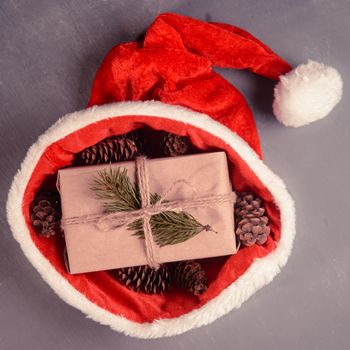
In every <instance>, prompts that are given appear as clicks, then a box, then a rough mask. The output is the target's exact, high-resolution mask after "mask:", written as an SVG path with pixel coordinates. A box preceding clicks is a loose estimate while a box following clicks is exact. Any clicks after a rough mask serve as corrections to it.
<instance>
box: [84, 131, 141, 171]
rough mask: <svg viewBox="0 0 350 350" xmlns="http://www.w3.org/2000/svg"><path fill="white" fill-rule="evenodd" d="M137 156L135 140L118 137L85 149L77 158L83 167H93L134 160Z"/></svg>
mask: <svg viewBox="0 0 350 350" xmlns="http://www.w3.org/2000/svg"><path fill="white" fill-rule="evenodd" d="M138 155H139V150H138V147H137V145H136V142H135V140H132V139H131V138H128V137H126V136H118V137H112V138H108V139H105V140H103V141H100V142H99V143H97V144H96V145H93V146H90V147H88V148H85V149H84V150H83V151H81V152H80V153H79V155H78V158H79V159H80V162H81V163H83V164H85V165H95V164H108V163H114V162H121V161H127V160H134V159H135V158H136V157H137V156H138Z"/></svg>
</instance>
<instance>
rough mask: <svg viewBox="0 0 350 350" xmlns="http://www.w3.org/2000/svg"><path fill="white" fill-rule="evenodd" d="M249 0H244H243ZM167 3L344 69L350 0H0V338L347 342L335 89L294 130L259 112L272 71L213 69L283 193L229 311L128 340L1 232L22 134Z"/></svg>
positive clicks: (199, 345)
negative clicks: (289, 219) (289, 203)
mask: <svg viewBox="0 0 350 350" xmlns="http://www.w3.org/2000/svg"><path fill="white" fill-rule="evenodd" d="M256 3H258V5H257V4H256ZM162 11H176V12H179V13H183V14H188V15H192V16H195V17H198V18H200V19H208V20H213V21H222V22H227V23H233V24H235V25H238V26H242V27H244V28H247V29H248V30H250V31H251V32H252V33H254V34H256V35H257V36H258V37H260V38H261V39H263V40H264V41H265V42H266V43H268V44H270V45H271V47H272V48H274V49H275V50H276V51H278V52H279V53H280V54H281V55H282V56H283V57H285V58H286V59H287V60H289V61H290V62H291V63H293V64H296V63H299V62H303V61H305V60H306V59H307V58H314V59H317V60H321V61H324V62H325V63H328V64H332V65H334V66H336V67H337V68H338V69H339V71H340V72H341V73H342V74H343V77H344V83H345V93H346V87H347V85H348V82H349V78H350V76H349V69H348V68H349V63H348V57H349V55H350V49H349V45H348V44H349V36H350V22H349V18H350V3H349V1H348V0H337V1H322V0H314V1H305V0H300V1H293V0H290V1H280V0H269V1H253V0H251V1H247V0H236V1H231V0H221V1H210V0H207V1H174V0H173V1H165V0H160V1H157V0H153V1H151V0H149V1H93V0H91V1H80V2H78V1H73V0H66V1H64V2H63V1H56V2H53V1H38V0H35V1H16V0H13V1H4V0H2V1H1V3H0V108H1V112H0V122H1V128H0V150H1V153H0V154H1V162H0V179H1V181H0V200H1V233H0V349H1V350H10V349H11V350H12V349H16V350H17V349H27V348H31V349H36V350H41V349H45V350H46V349H65V350H70V349H86V350H87V349H130V350H131V349H132V350H137V349H154V350H156V349H163V348H165V347H166V348H167V349H169V350H171V349H193V350H194V349H202V350H206V349H214V348H220V349H348V348H349V345H348V344H349V342H350V334H349V326H350V316H349V313H350V299H349V290H350V274H349V270H348V269H349V265H350V254H349V247H350V234H349V219H348V215H349V209H350V203H349V202H350V201H349V185H348V180H349V178H350V164H349V148H350V124H349V116H348V111H349V108H350V104H349V99H348V98H347V97H345V98H343V101H342V102H341V104H340V105H339V106H338V107H337V108H336V109H335V110H334V112H333V113H332V116H331V117H330V118H328V119H326V120H324V121H321V122H319V123H318V124H314V125H312V126H309V127H305V128H302V129H288V128H284V127H283V126H281V125H279V124H278V123H277V122H276V121H275V120H274V119H273V118H272V117H271V107H270V103H271V95H272V94H271V91H272V86H273V84H272V83H271V82H269V81H267V80H265V79H262V78H258V77H255V76H253V75H251V74H248V73H243V72H234V71H230V70H225V71H223V70H222V71H221V72H223V74H224V75H225V77H226V78H227V79H229V80H230V81H232V82H234V83H235V84H236V85H237V86H238V87H239V88H240V89H241V90H242V91H243V93H244V94H245V95H246V97H247V99H248V100H249V103H250V105H252V106H253V110H254V113H255V116H256V120H257V123H258V127H259V130H260V135H261V138H262V144H263V150H264V154H265V161H266V163H267V164H268V165H269V166H270V167H271V168H272V169H273V170H274V171H275V172H276V173H277V174H279V175H280V176H281V177H282V178H284V179H285V181H286V183H287V185H288V188H289V190H290V192H291V193H292V194H293V196H294V198H295V200H296V204H297V214H298V216H297V237H296V241H295V245H294V249H293V254H292V256H291V258H290V260H289V263H288V264H287V266H286V267H285V268H284V270H283V272H282V273H281V274H280V275H279V276H278V277H277V278H276V279H275V280H274V281H273V283H271V284H270V285H268V286H267V287H265V288H264V289H262V290H261V291H259V292H258V293H257V294H256V295H255V296H254V297H253V298H251V299H250V300H249V301H248V302H246V303H245V304H244V305H243V307H242V308H241V309H239V310H236V311H234V312H231V313H230V314H228V315H227V316H225V317H223V318H221V319H220V320H218V321H216V322H215V323H213V324H212V325H210V326H207V327H204V328H200V329H198V330H194V331H191V332H188V333H186V334H184V335H181V336H177V337H175V338H170V339H162V340H155V341H145V340H137V339H132V338H129V337H125V336H124V335H121V334H118V333H116V332H113V331H111V330H110V329H109V328H107V327H104V326H100V325H98V324H97V323H95V322H93V321H91V320H88V319H86V318H85V317H84V316H83V314H82V313H80V312H79V311H77V310H75V309H74V308H72V307H70V306H68V305H67V304H65V303H64V302H63V301H61V300H60V299H59V298H58V297H56V295H55V294H54V293H53V292H52V290H51V289H50V288H49V287H48V286H47V285H46V284H45V283H44V282H43V280H42V279H41V277H40V276H39V274H38V273H37V272H36V270H34V268H33V267H32V266H31V265H30V264H29V263H28V261H27V260H26V258H25V257H24V256H23V254H22V252H21V250H20V248H19V246H18V244H17V243H16V242H15V241H14V240H13V239H12V237H11V233H10V231H9V227H8V225H7V223H6V219H5V209H4V205H5V201H6V196H7V191H8V188H9V186H10V182H11V179H12V177H13V176H14V174H15V172H16V169H17V168H18V166H19V164H20V162H21V161H22V159H23V158H24V156H25V154H26V150H27V149H28V147H29V146H30V145H31V144H32V143H33V142H34V141H35V140H36V138H37V137H38V136H39V135H40V134H41V133H42V132H44V131H45V129H46V128H47V127H49V126H50V125H51V124H52V123H53V122H54V121H55V120H57V118H58V117H60V116H61V115H63V114H65V113H68V112H72V111H74V110H78V109H81V108H83V107H84V106H85V104H86V102H87V99H88V95H89V90H90V86H91V82H92V78H93V75H94V73H95V71H96V69H97V67H98V65H99V64H100V63H101V60H102V58H103V57H104V55H105V54H106V53H107V51H108V49H109V48H111V47H112V46H113V45H114V44H117V43H119V42H121V41H129V40H134V39H135V38H137V37H138V36H139V34H140V33H141V32H142V31H144V30H145V28H146V27H147V26H148V25H149V24H150V22H151V21H152V19H153V18H154V17H155V15H156V14H158V13H160V12H162Z"/></svg>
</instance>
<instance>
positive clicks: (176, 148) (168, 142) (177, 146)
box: [162, 133, 190, 157]
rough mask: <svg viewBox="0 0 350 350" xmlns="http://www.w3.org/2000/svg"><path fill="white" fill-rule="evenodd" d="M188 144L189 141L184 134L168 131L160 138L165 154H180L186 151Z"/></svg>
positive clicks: (174, 155) (172, 155) (173, 155)
mask: <svg viewBox="0 0 350 350" xmlns="http://www.w3.org/2000/svg"><path fill="white" fill-rule="evenodd" d="M189 146H190V142H189V140H188V137H186V136H179V135H175V134H171V133H168V134H166V135H165V136H164V137H163V140H162V149H163V152H164V154H165V155H166V156H171V157H176V156H181V155H183V154H185V153H186V152H187V151H188V149H189Z"/></svg>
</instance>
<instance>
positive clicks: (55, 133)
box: [7, 101, 295, 338]
mask: <svg viewBox="0 0 350 350" xmlns="http://www.w3.org/2000/svg"><path fill="white" fill-rule="evenodd" d="M126 115H143V116H157V117H165V118H167V119H170V120H176V121H180V122H184V123H187V124H189V125H193V126H195V127H198V128H200V129H203V130H205V131H208V132H211V133H212V134H214V135H216V136H220V138H221V139H222V140H224V141H225V142H227V143H228V144H229V145H230V146H231V147H232V148H234V149H235V150H236V151H237V152H238V154H239V155H240V156H241V157H242V159H243V160H244V161H245V162H246V163H247V164H248V165H249V166H250V168H251V169H252V171H253V172H254V173H255V174H256V175H257V176H258V177H259V178H260V180H261V181H262V182H263V183H264V185H265V186H266V187H267V188H268V190H269V191H271V193H272V194H273V196H274V199H275V202H276V204H277V206H278V207H279V208H280V213H281V223H282V228H281V239H280V241H279V242H278V245H277V248H276V249H275V250H274V251H273V252H271V253H270V254H269V255H268V256H266V257H265V258H262V259H257V260H255V261H254V263H253V264H252V265H251V266H250V267H249V269H248V270H247V271H246V273H245V274H244V275H243V276H241V277H240V278H239V279H237V280H236V281H235V282H234V283H232V284H231V285H230V286H229V287H228V288H226V289H225V290H224V291H222V292H221V293H220V295H218V296H217V297H215V298H214V299H212V300H210V301H209V302H208V303H207V304H205V305H204V306H203V307H201V308H199V309H196V310H193V311H191V312H189V313H187V314H185V315H183V316H181V317H178V318H172V319H160V320H156V321H154V322H152V323H143V324H140V323H137V322H133V321H130V320H128V319H126V318H124V317H122V316H118V315H114V314H112V313H110V312H108V311H106V310H105V309H103V308H100V307H99V306H97V305H96V304H94V303H93V302H91V301H90V300H88V299H87V298H86V297H85V296H84V295H83V294H81V293H80V292H79V291H77V290H76V289H75V288H74V287H73V286H71V285H70V284H69V283H68V281H67V280H66V279H65V278H64V277H62V276H61V275H60V274H59V273H58V272H57V271H56V270H55V268H54V267H53V266H52V265H51V264H50V263H49V261H48V260H47V259H46V258H45V257H44V256H43V255H42V254H41V253H40V251H39V250H38V249H37V248H36V246H35V244H34V243H33V241H32V239H31V238H30V234H29V230H28V228H27V226H26V223H25V220H24V216H23V214H22V199H23V195H24V191H25V188H26V186H27V183H28V181H29V179H30V176H31V174H32V172H33V170H34V167H35V165H36V164H37V162H38V160H39V158H40V157H41V155H42V154H43V152H44V151H45V149H46V148H47V147H48V146H49V145H50V144H51V143H53V142H55V141H57V140H59V139H61V138H63V137H65V136H66V135H68V134H69V133H71V132H74V131H75V130H78V129H80V128H82V127H84V126H87V125H89V124H91V123H94V122H97V121H99V120H103V119H107V118H111V117H119V116H126ZM7 217H8V221H9V224H10V226H11V229H12V231H13V235H14V237H15V239H16V240H17V241H18V242H19V244H20V245H21V248H22V250H23V252H24V254H25V255H26V256H27V258H28V259H29V261H30V262H31V263H32V264H33V266H34V267H35V268H36V269H37V270H38V271H39V273H40V274H41V275H42V277H43V279H44V280H45V281H46V282H47V283H48V284H49V285H50V286H51V287H52V289H53V290H54V291H55V292H56V293H57V295H58V296H60V297H61V298H62V299H63V300H64V301H66V302H67V303H68V304H70V305H72V306H74V307H76V308H77V309H79V310H81V311H82V312H83V313H85V314H86V315H87V317H89V318H92V319H93V320H95V321H97V322H100V323H101V324H104V325H109V326H110V327H111V328H112V329H114V330H117V331H120V332H124V333H125V334H128V335H131V336H135V337H139V338H158V337H163V336H171V335H176V334H180V333H183V332H185V331H187V330H189V329H191V328H195V327H199V326H202V325H206V324H208V323H210V322H213V321H214V320H215V319H217V318H218V317H220V316H223V315H224V314H226V313H228V312H229V311H230V310H232V309H234V308H239V307H240V306H241V304H242V303H243V302H244V301H245V300H247V299H248V298H249V297H250V296H251V295H252V294H254V293H255V292H256V291H257V290H258V289H260V288H261V287H263V286H264V285H266V284H267V283H269V282H271V281H272V279H273V278H274V276H275V275H276V274H278V272H279V271H280V269H281V267H282V266H283V265H285V263H286V262H287V259H288V256H289V254H290V252H291V248H292V244H293V239H294V235H295V210H294V204H293V200H292V199H291V197H290V195H289V194H288V192H287V190H286V188H285V185H284V183H283V182H282V180H281V179H280V178H279V177H277V176H276V175H275V174H274V173H273V172H272V171H271V170H269V169H268V168H267V166H266V165H264V163H263V162H262V161H261V160H260V159H259V158H258V156H257V154H256V153H255V152H254V151H253V150H252V148H250V147H249V146H248V144H247V143H246V142H245V141H244V140H243V139H242V138H240V137H239V136H238V135H237V134H235V133H233V132H232V131H230V130H229V129H228V128H226V127H225V126H223V125H222V124H220V123H218V122H216V121H214V120H213V119H211V118H210V117H208V116H207V115H205V114H201V113H197V112H194V111H191V110H189V109H186V108H183V107H177V106H171V105H167V104H164V103H161V102H155V101H147V102H122V103H113V104H109V105H104V106H101V107H91V108H89V109H86V110H82V111H80V112H75V113H72V114H69V115H66V116H64V117H62V118H61V119H59V120H58V121H57V122H56V123H55V124H54V125H53V126H52V127H50V128H49V129H48V130H47V131H46V132H45V133H44V134H43V135H41V136H40V137H39V138H38V140H37V142H36V143H35V144H33V145H32V146H31V148H30V149H29V151H28V154H27V156H26V158H25V159H24V161H23V163H22V165H21V169H20V170H19V171H18V173H17V174H16V176H15V178H14V180H13V183H12V186H11V189H10V192H9V196H8V201H7Z"/></svg>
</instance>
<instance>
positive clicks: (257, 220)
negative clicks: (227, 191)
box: [235, 192, 271, 247]
mask: <svg viewBox="0 0 350 350" xmlns="http://www.w3.org/2000/svg"><path fill="white" fill-rule="evenodd" d="M264 214H265V208H264V205H263V204H262V200H261V199H260V198H259V197H257V196H256V195H255V194H253V193H249V192H242V193H240V194H239V196H238V198H237V201H236V203H235V222H236V235H237V237H238V238H239V240H240V242H241V243H242V244H243V245H245V246H248V247H249V246H252V245H254V244H255V243H256V244H259V245H262V244H264V243H265V242H266V241H267V237H268V236H269V234H270V232H271V230H270V226H269V219H268V217H267V216H266V215H264Z"/></svg>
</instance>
